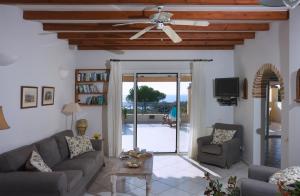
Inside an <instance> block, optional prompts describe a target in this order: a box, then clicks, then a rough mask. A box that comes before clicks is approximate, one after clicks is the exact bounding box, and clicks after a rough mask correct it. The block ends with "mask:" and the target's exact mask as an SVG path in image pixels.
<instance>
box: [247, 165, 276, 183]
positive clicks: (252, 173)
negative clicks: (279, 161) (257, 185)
mask: <svg viewBox="0 0 300 196" xmlns="http://www.w3.org/2000/svg"><path fill="white" fill-rule="evenodd" d="M279 170H280V169H278V168H274V167H267V166H257V165H251V166H250V167H249V169H248V178H251V179H255V180H260V181H264V182H268V181H269V178H270V177H271V176H272V175H273V174H274V173H276V172H277V171H279Z"/></svg>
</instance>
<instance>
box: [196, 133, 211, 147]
mask: <svg viewBox="0 0 300 196" xmlns="http://www.w3.org/2000/svg"><path fill="white" fill-rule="evenodd" d="M212 138H213V137H212V135H210V136H205V137H199V138H198V139H197V143H198V146H205V145H208V144H210V142H211V141H212Z"/></svg>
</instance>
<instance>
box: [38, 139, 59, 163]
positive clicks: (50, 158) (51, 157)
mask: <svg viewBox="0 0 300 196" xmlns="http://www.w3.org/2000/svg"><path fill="white" fill-rule="evenodd" d="M35 145H36V147H37V149H38V153H39V154H40V155H41V157H42V158H43V160H44V161H45V163H46V164H47V165H48V166H49V167H53V166H54V165H56V164H57V163H59V162H60V161H62V159H61V156H60V152H59V149H58V145H57V142H56V140H55V139H54V137H50V138H47V139H44V140H42V141H40V142H37V143H36V144H35Z"/></svg>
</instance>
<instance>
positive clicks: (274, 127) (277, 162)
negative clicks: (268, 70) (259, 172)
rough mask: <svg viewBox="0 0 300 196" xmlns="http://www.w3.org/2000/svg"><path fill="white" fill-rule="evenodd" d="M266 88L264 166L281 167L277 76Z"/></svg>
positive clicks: (269, 81)
mask: <svg viewBox="0 0 300 196" xmlns="http://www.w3.org/2000/svg"><path fill="white" fill-rule="evenodd" d="M267 82H268V83H267V86H266V88H267V89H266V94H267V96H266V103H265V104H266V106H267V107H265V108H266V110H265V113H266V118H265V122H266V126H265V152H264V153H265V155H264V156H265V157H264V165H266V166H270V167H277V168H280V167H281V136H282V123H281V112H282V102H281V96H280V89H281V86H280V83H279V80H278V78H277V76H273V77H270V78H269V80H268V81H267Z"/></svg>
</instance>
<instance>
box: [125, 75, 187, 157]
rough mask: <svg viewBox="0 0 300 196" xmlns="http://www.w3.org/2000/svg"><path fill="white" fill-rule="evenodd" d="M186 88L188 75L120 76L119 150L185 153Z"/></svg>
mask: <svg viewBox="0 0 300 196" xmlns="http://www.w3.org/2000/svg"><path fill="white" fill-rule="evenodd" d="M190 85H191V74H181V73H135V74H124V75H123V93H122V94H123V99H122V100H123V105H122V111H123V131H122V149H123V150H125V151H127V150H131V149H133V148H139V149H146V150H147V151H152V152H155V153H186V152H187V151H188V143H189V128H190V126H189V112H190V96H189V95H190V93H191V92H190ZM178 108H180V109H178Z"/></svg>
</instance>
